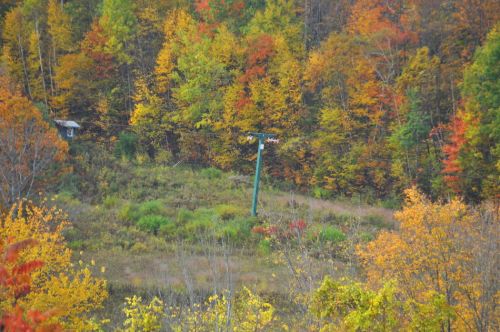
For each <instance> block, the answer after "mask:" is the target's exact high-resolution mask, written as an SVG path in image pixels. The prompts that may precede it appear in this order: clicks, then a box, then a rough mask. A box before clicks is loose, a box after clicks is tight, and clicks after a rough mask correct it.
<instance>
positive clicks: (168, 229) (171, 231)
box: [159, 220, 177, 238]
mask: <svg viewBox="0 0 500 332" xmlns="http://www.w3.org/2000/svg"><path fill="white" fill-rule="evenodd" d="M176 232H177V226H176V225H175V223H174V222H173V221H170V220H169V222H168V223H164V224H162V225H161V226H160V229H159V234H160V235H163V236H165V237H167V238H173V237H175V235H176Z"/></svg>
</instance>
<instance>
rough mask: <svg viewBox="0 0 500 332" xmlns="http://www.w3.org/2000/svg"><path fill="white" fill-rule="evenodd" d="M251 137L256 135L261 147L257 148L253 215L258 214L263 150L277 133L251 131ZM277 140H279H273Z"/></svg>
mask: <svg viewBox="0 0 500 332" xmlns="http://www.w3.org/2000/svg"><path fill="white" fill-rule="evenodd" d="M248 137H249V139H252V138H254V137H256V138H258V139H259V147H258V149H257V165H256V166H255V179H254V183H253V195H252V216H256V215H257V198H258V196H259V183H260V171H261V169H262V150H264V142H265V141H266V140H268V139H271V140H273V138H274V137H276V135H274V134H265V133H250V134H249V136H248ZM273 142H277V140H273Z"/></svg>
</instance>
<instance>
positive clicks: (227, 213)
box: [215, 204, 243, 221]
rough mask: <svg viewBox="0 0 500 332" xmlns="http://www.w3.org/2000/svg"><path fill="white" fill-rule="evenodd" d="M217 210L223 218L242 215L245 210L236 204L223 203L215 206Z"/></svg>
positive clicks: (227, 218) (228, 218)
mask: <svg viewBox="0 0 500 332" xmlns="http://www.w3.org/2000/svg"><path fill="white" fill-rule="evenodd" d="M215 212H216V213H217V214H218V215H219V217H220V218H221V219H222V220H225V221H227V220H230V219H234V218H236V217H237V216H241V215H242V214H243V211H242V210H241V208H239V207H238V206H235V205H229V204H221V205H218V206H217V207H216V208H215Z"/></svg>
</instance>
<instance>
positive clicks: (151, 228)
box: [136, 215, 172, 234]
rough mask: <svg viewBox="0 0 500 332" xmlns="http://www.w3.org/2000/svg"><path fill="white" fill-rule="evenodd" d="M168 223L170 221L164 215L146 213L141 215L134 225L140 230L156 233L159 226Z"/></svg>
mask: <svg viewBox="0 0 500 332" xmlns="http://www.w3.org/2000/svg"><path fill="white" fill-rule="evenodd" d="M168 223H172V221H171V220H170V219H168V218H166V217H164V216H159V215H147V216H143V217H141V218H140V219H139V221H138V222H137V224H136V225H137V227H138V228H139V229H140V230H143V231H147V232H151V233H154V234H157V233H158V230H159V229H160V227H161V226H162V225H166V224H168Z"/></svg>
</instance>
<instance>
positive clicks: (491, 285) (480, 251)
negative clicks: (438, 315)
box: [358, 189, 500, 331]
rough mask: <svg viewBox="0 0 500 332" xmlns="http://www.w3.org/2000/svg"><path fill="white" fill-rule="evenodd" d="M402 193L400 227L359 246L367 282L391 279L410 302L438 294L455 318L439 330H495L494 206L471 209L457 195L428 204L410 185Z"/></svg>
mask: <svg viewBox="0 0 500 332" xmlns="http://www.w3.org/2000/svg"><path fill="white" fill-rule="evenodd" d="M406 197H407V198H406V206H405V207H404V208H403V209H402V210H401V211H400V212H397V213H396V214H395V217H396V219H397V220H398V221H399V222H400V227H399V230H398V231H394V232H382V233H381V234H380V235H379V236H378V237H377V239H375V240H374V241H372V242H370V243H369V244H368V245H366V246H362V247H359V248H358V254H359V256H360V258H361V259H362V262H363V265H364V267H365V268H366V271H367V276H368V281H369V283H370V284H371V285H372V286H374V287H378V286H380V284H381V283H383V282H384V280H390V279H394V280H396V281H397V282H398V284H399V285H400V287H401V292H402V294H403V295H404V297H406V298H407V299H411V300H413V301H414V302H415V305H418V304H419V303H420V304H425V303H429V302H431V301H432V297H434V296H435V294H436V293H437V294H442V295H443V296H444V298H445V299H446V305H448V306H450V307H451V308H452V310H453V316H454V317H456V318H455V319H452V318H450V319H449V320H448V321H447V322H445V323H443V324H442V326H441V328H442V329H443V330H450V329H456V330H460V331H464V330H477V331H487V330H490V329H491V330H496V329H497V328H498V327H499V316H498V311H497V310H498V309H496V308H497V303H498V299H499V295H500V294H499V292H498V287H497V283H496V282H495V280H496V277H495V273H496V272H495V271H496V268H495V266H497V265H498V255H496V251H495V250H494V248H496V247H497V246H498V239H499V228H498V221H499V220H498V207H496V208H492V207H489V206H486V207H484V208H481V209H472V208H470V207H468V206H467V205H466V204H464V203H463V202H461V201H460V200H458V199H453V200H451V201H449V202H447V203H439V202H438V203H433V202H431V201H429V200H428V199H427V198H425V197H424V196H423V195H422V194H420V193H419V192H418V191H417V190H415V189H410V190H407V191H406Z"/></svg>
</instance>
